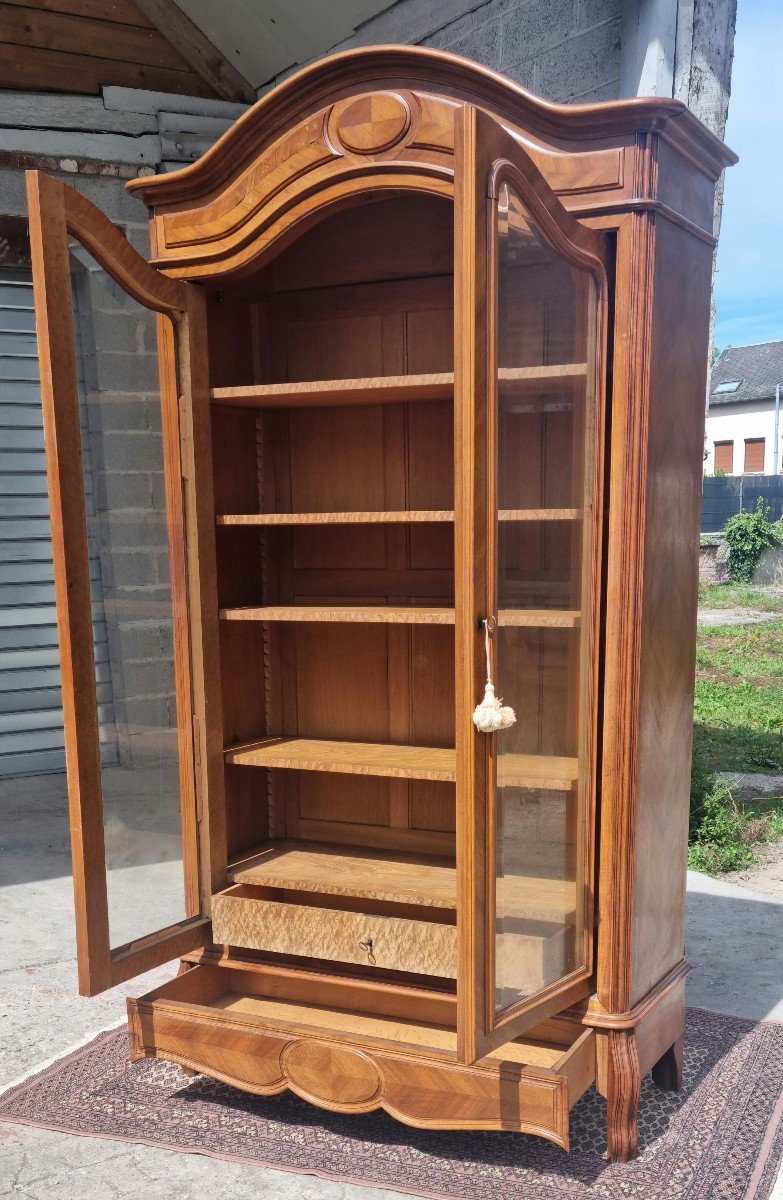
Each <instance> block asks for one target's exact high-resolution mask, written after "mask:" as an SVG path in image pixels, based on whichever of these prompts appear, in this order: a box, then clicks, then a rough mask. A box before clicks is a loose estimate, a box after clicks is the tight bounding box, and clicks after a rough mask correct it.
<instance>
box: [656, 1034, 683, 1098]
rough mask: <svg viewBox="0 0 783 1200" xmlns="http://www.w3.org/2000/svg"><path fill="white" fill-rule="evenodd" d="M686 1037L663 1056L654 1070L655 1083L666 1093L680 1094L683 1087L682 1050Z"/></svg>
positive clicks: (679, 1039)
mask: <svg viewBox="0 0 783 1200" xmlns="http://www.w3.org/2000/svg"><path fill="white" fill-rule="evenodd" d="M684 1040H685V1039H684V1037H682V1036H681V1037H678V1038H677V1041H676V1042H675V1043H674V1045H672V1046H670V1047H669V1049H668V1050H667V1051H666V1053H665V1054H662V1055H661V1057H660V1058H659V1059H658V1061H657V1063H656V1064H655V1066H654V1067H653V1069H652V1077H653V1082H654V1083H656V1084H657V1085H658V1087H659V1088H663V1090H664V1091H665V1092H679V1090H680V1088H681V1087H682V1048H683V1042H684Z"/></svg>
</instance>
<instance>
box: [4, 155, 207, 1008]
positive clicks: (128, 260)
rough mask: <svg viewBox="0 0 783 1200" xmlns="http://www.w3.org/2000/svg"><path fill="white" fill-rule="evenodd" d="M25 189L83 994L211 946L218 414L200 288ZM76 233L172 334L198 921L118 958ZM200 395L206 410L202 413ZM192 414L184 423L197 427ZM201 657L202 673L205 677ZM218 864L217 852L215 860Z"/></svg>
mask: <svg viewBox="0 0 783 1200" xmlns="http://www.w3.org/2000/svg"><path fill="white" fill-rule="evenodd" d="M27 195H28V208H29V217H30V244H31V250H32V261H33V286H34V296H35V309H36V323H37V328H38V351H39V361H40V375H41V401H42V409H43V423H44V434H45V441H46V451H47V472H48V478H49V494H50V508H51V524H52V550H53V558H54V568H55V594H56V602H57V624H58V634H59V641H60V660H61V674H62V695H63V715H64V722H65V753H66V766H67V773H68V803H69V812H70V826H71V849H72V859H73V883H74V904H75V910H76V942H77V957H78V975H79V990H80V992H81V993H82V994H83V995H95V994H96V993H98V992H101V991H104V990H106V989H107V988H109V987H113V986H115V985H116V984H119V983H123V982H125V981H126V980H128V979H130V978H132V977H133V976H134V975H138V974H141V973H142V972H144V971H147V970H150V969H151V968H152V967H155V966H158V965H160V964H161V963H164V962H168V961H170V960H171V959H174V958H178V957H180V956H181V955H182V954H186V953H188V952H190V951H192V950H195V949H197V948H199V947H200V946H203V945H205V944H208V943H209V941H210V936H209V935H210V930H211V925H210V922H209V917H208V915H207V913H208V907H207V905H208V899H207V898H208V895H209V891H210V890H211V889H210V880H209V878H208V872H206V873H205V872H203V871H202V870H201V868H200V861H199V860H200V858H201V857H202V855H203V848H204V847H203V841H204V839H205V837H206V836H207V835H206V834H202V829H206V827H207V826H208V825H209V822H207V821H203V822H201V826H202V829H200V828H199V817H200V813H199V807H201V809H202V810H203V808H204V805H205V799H206V802H207V803H208V804H209V807H210V811H212V810H213V808H214V807H215V806H216V804H217V799H216V798H215V797H212V796H211V794H210V792H209V790H208V789H207V769H208V767H209V765H210V764H209V762H208V759H207V755H206V754H205V752H204V749H203V748H202V746H201V745H200V742H201V741H202V740H203V730H202V729H200V727H199V722H198V709H200V708H203V704H204V686H203V675H204V666H205V663H204V661H203V655H202V653H200V652H199V653H197V654H195V655H194V654H192V649H193V647H192V645H191V635H190V629H189V625H190V621H191V619H192V618H191V609H192V606H193V603H194V601H195V604H196V605H197V607H198V608H199V610H200V609H201V607H202V605H201V601H202V600H203V599H204V598H205V597H204V596H203V595H202V591H203V589H202V588H201V587H194V588H193V589H192V590H190V591H189V573H188V565H190V566H191V572H190V578H191V579H192V578H193V575H192V566H193V565H194V564H193V562H192V549H191V548H192V547H194V545H195V544H200V543H201V542H204V541H205V540H206V539H205V538H204V525H203V521H201V522H200V523H199V521H198V520H196V517H197V515H198V514H197V513H196V512H195V510H193V496H192V495H190V496H189V495H188V491H192V487H193V486H194V484H195V480H194V441H195V438H196V437H198V441H199V449H200V450H201V449H203V434H202V432H201V430H202V427H203V422H204V409H205V408H206V415H207V418H208V413H209V391H208V386H209V385H208V375H207V358H206V320H205V306H204V297H203V295H202V293H201V292H200V290H199V288H198V287H196V286H195V285H193V284H189V283H184V282H182V281H181V280H176V279H171V278H169V277H168V276H166V275H163V274H162V273H161V272H160V271H158V270H156V269H155V268H154V267H151V266H150V265H149V263H147V262H146V261H145V260H144V259H143V258H142V257H141V256H140V255H139V254H138V253H137V252H136V251H135V250H134V249H133V247H132V246H131V245H130V244H129V242H128V241H127V240H126V239H125V238H124V237H123V235H122V234H121V233H120V232H119V231H118V230H117V229H116V228H115V226H114V225H113V224H112V223H111V222H110V221H109V220H108V219H107V218H106V217H105V216H104V215H103V214H102V213H100V212H99V210H98V209H96V208H95V207H94V205H92V204H91V203H90V202H89V201H88V200H86V199H85V198H84V197H83V196H81V195H80V194H79V193H78V192H76V191H74V190H73V189H72V188H70V187H68V186H66V185H65V184H64V183H62V182H60V181H59V180H57V179H54V178H52V177H51V176H47V175H44V174H41V173H40V172H38V171H28V172H27ZM69 234H70V235H72V236H73V237H75V238H76V239H77V240H78V241H79V242H80V243H81V244H82V245H83V246H84V247H85V248H86V249H87V250H88V251H89V252H90V254H92V256H93V257H94V258H95V260H96V261H97V262H98V263H99V264H100V265H101V266H102V267H103V268H104V270H106V271H107V273H108V274H109V275H110V276H111V277H112V278H113V279H114V280H115V281H116V282H117V283H118V284H119V285H120V287H122V288H123V289H124V290H125V291H126V292H127V293H128V295H130V296H131V297H132V298H133V299H134V300H136V301H137V302H138V303H139V304H141V305H143V306H144V307H145V308H149V309H152V310H154V311H155V312H156V313H158V314H160V315H161V317H165V318H169V320H166V321H161V322H160V323H161V324H162V325H166V326H168V328H169V331H170V333H169V336H168V338H164V339H163V341H162V344H161V353H160V363H159V367H160V376H161V410H162V418H163V422H162V426H163V455H164V466H165V470H164V476H165V483H166V504H167V528H168V544H169V557H170V574H171V579H170V586H171V602H172V619H173V635H174V674H175V690H176V697H177V714H178V722H177V724H178V739H179V742H178V746H179V768H180V801H181V812H182V834H183V838H182V848H183V868H184V874H185V904H186V912H187V914H188V915H187V917H186V918H185V919H184V920H183V921H181V922H179V923H178V924H176V925H173V926H170V927H169V928H168V929H165V930H162V931H160V932H158V933H155V934H152V935H151V936H149V937H145V938H142V939H139V940H138V941H135V942H132V943H130V944H128V945H127V946H123V947H118V948H117V949H115V950H114V951H112V949H111V945H110V937H109V910H108V895H107V879H106V867H105V844H104V829H103V798H102V779H101V760H100V744H99V728H98V712H97V698H96V684H95V656H94V649H93V639H92V619H91V606H90V579H89V558H88V541H87V520H86V510H85V500H84V482H83V471H82V449H81V432H80V427H79V392H78V384H77V371H76V355H75V347H74V324H73V310H72V295H71V273H70V266H69V257H68V235H69ZM191 398H193V399H194V400H195V406H196V407H195V410H194V411H193V412H192V413H190V409H191V403H190V401H191ZM189 413H190V415H188V414H189ZM183 417H187V422H188V423H187V425H185V424H184V423H183ZM194 426H195V433H194ZM186 435H187V436H186ZM207 448H208V447H207ZM206 466H207V467H208V466H209V459H208V458H207V462H206ZM188 477H189V479H190V488H189V489H187V490H186V489H185V488H184V487H183V480H187V479H188ZM209 496H211V489H210V490H209V493H208V497H207V498H209ZM187 509H190V510H191V511H190V512H188V511H186V510H187ZM207 548H208V547H207ZM189 551H190V552H189ZM196 578H198V576H197V577H196ZM212 584H213V585H214V575H213V579H212ZM199 628H200V627H199ZM201 649H202V647H201V646H200V645H199V647H198V650H199V651H201ZM194 662H195V663H196V665H197V667H200V670H197V672H196V674H197V678H196V679H195V680H194V677H193V675H194V672H193V665H194ZM212 665H213V664H212ZM208 669H209V666H208ZM199 676H200V677H201V678H199ZM194 685H195V686H194ZM194 702H195V703H194ZM194 716H195V718H196V719H195V721H194V720H193V717H194ZM185 718H186V719H185ZM194 734H195V736H194ZM197 764H198V768H199V769H198V778H197V770H196V766H197ZM200 837H201V838H202V852H201V853H200V848H199V838H200ZM218 841H219V827H218ZM218 856H219V847H216V848H215V849H213V852H212V857H213V860H214V858H215V857H218ZM223 871H224V872H225V858H224V860H223ZM205 875H206V876H207V877H205Z"/></svg>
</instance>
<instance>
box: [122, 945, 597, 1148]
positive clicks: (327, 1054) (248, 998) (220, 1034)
mask: <svg viewBox="0 0 783 1200" xmlns="http://www.w3.org/2000/svg"><path fill="white" fill-rule="evenodd" d="M243 978H247V976H246V975H245V973H243V972H242V971H238V970H232V969H225V968H222V967H208V966H199V967H195V968H194V969H193V970H191V971H188V972H186V973H185V974H184V975H182V976H180V977H179V978H178V979H175V980H172V981H171V983H170V984H166V985H164V986H163V987H162V988H158V989H157V990H156V991H154V992H152V993H150V994H149V995H148V996H144V997H141V998H140V999H131V1000H129V1001H128V1012H129V1029H130V1037H131V1057H132V1058H133V1059H140V1058H145V1057H157V1058H163V1059H168V1060H170V1061H172V1062H177V1063H180V1064H181V1065H184V1066H186V1067H189V1068H190V1069H193V1070H198V1071H200V1072H202V1073H204V1074H207V1075H211V1076H213V1077H214V1078H216V1079H220V1080H223V1081H224V1082H227V1083H230V1084H232V1085H234V1086H238V1087H241V1088H244V1089H245V1090H247V1091H251V1092H255V1093H258V1094H261V1095H274V1094H276V1093H278V1092H280V1091H282V1090H284V1089H285V1088H290V1089H291V1090H293V1091H296V1092H297V1093H298V1094H299V1095H302V1096H304V1098H305V1099H307V1100H309V1101H310V1102H311V1103H314V1104H317V1105H319V1106H320V1107H323V1108H327V1109H331V1110H333V1111H338V1112H368V1111H371V1110H372V1109H375V1108H383V1109H385V1110H386V1111H387V1112H389V1113H390V1114H391V1115H393V1116H395V1117H397V1118H398V1119H400V1120H403V1121H405V1122H406V1123H407V1124H410V1125H418V1126H422V1127H424V1128H446V1129H449V1128H455V1129H456V1128H464V1129H509V1130H511V1129H513V1130H517V1131H520V1132H522V1131H525V1132H530V1133H536V1134H538V1135H540V1136H543V1137H547V1138H549V1139H550V1140H551V1141H554V1142H555V1143H556V1144H558V1145H561V1146H563V1147H565V1148H567V1146H568V1113H569V1109H570V1108H571V1107H572V1106H573V1104H575V1103H576V1101H577V1099H578V1098H579V1097H580V1096H581V1095H582V1094H583V1093H584V1091H585V1090H586V1089H587V1088H588V1087H589V1086H590V1083H592V1080H593V1078H594V1074H595V1071H594V1061H595V1058H594V1052H593V1039H594V1037H595V1035H594V1033H593V1032H592V1031H591V1030H587V1031H584V1032H582V1031H581V1030H580V1028H579V1025H578V1023H570V1025H568V1024H566V1023H564V1024H563V1025H562V1026H560V1027H559V1028H558V1030H557V1034H556V1039H555V1040H552V1041H549V1040H547V1037H546V1031H544V1030H542V1033H543V1034H544V1036H539V1037H532V1038H530V1040H528V1041H525V1040H520V1041H516V1042H512V1043H509V1044H508V1045H506V1046H503V1047H499V1048H498V1049H497V1050H495V1051H493V1052H492V1054H491V1055H489V1056H488V1057H487V1058H486V1059H484V1060H482V1062H481V1063H477V1064H476V1065H475V1066H474V1067H470V1068H467V1067H464V1066H460V1065H459V1064H458V1063H456V1062H455V1061H454V1052H455V1048H456V1035H455V1033H454V1030H453V1029H449V1028H448V1027H444V1026H443V1025H438V1024H433V1023H429V1024H427V1023H423V1022H421V1021H417V1020H415V1018H414V1019H410V1018H409V1019H405V1018H402V1019H401V1018H399V1017H398V1018H395V1019H393V1020H389V1019H388V1018H384V1017H383V1016H381V1015H374V1014H373V1012H372V1010H370V1011H366V1012H364V1013H362V1014H357V1013H355V1012H353V1011H351V1010H350V1009H340V1008H335V1007H329V1006H328V1005H314V1004H307V1003H306V1002H297V1001H291V1000H281V999H280V998H277V997H276V996H275V995H274V993H272V994H270V995H267V996H265V995H264V994H263V977H262V976H261V977H257V980H258V982H259V984H260V986H259V987H258V989H257V990H254V991H253V992H248V991H245V990H243V986H242V984H243ZM433 1055H434V1057H433ZM591 1063H592V1064H593V1067H592V1069H591Z"/></svg>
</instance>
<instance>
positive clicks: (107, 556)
mask: <svg viewBox="0 0 783 1200" xmlns="http://www.w3.org/2000/svg"><path fill="white" fill-rule="evenodd" d="M71 272H72V274H71V278H72V282H73V294H74V327H75V338H76V361H77V370H78V375H79V390H80V404H81V429H82V455H83V463H84V474H85V479H84V485H85V495H86V501H87V524H88V536H89V553H90V573H91V580H92V616H93V629H94V636H95V669H96V679H97V689H98V717H99V723H100V736H101V761H102V785H103V808H104V835H105V839H106V867H107V885H108V898H109V935H110V940H111V945H112V947H113V948H117V947H119V946H123V945H125V944H126V943H128V942H130V941H135V940H137V939H138V938H141V937H146V936H148V935H149V934H151V933H155V932H157V931H158V930H160V929H164V928H166V927H167V926H168V925H171V924H173V923H175V922H177V921H180V920H183V919H184V918H185V917H186V915H187V913H186V911H185V889H184V873H183V857H182V830H181V819H180V787H179V752H178V745H177V712H176V703H175V689H174V643H173V634H172V606H171V591H170V586H169V552H168V541H167V529H166V501H165V494H164V485H163V440H162V433H161V402H160V389H159V383H158V366H157V347H156V335H155V318H154V314H152V313H151V312H149V311H148V310H147V309H146V308H143V307H142V306H141V305H139V304H137V303H136V301H134V300H132V299H131V298H130V297H129V296H127V295H126V293H125V292H124V291H123V290H122V288H121V287H119V286H118V285H117V284H116V283H115V282H114V281H113V280H112V279H111V277H110V276H109V275H108V274H107V273H106V272H105V271H104V270H103V268H102V267H100V266H99V264H98V263H96V262H95V260H94V259H93V258H92V257H91V256H90V255H89V254H88V253H87V252H86V251H85V250H84V249H83V248H82V247H80V246H78V245H73V246H72V247H71Z"/></svg>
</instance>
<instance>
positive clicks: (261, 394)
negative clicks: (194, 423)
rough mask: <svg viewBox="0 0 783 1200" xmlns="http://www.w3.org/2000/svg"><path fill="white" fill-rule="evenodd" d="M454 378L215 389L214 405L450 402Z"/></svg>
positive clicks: (408, 377) (450, 375)
mask: <svg viewBox="0 0 783 1200" xmlns="http://www.w3.org/2000/svg"><path fill="white" fill-rule="evenodd" d="M453 392H454V375H453V373H452V372H444V373H442V374H438V375H381V376H376V377H371V378H367V379H322V380H313V381H311V382H308V383H266V384H257V385H250V386H248V387H228V388H213V389H212V391H211V393H210V395H211V397H212V401H213V403H214V404H228V405H232V406H236V407H239V408H316V407H320V406H323V405H334V406H339V407H342V406H345V405H349V404H401V403H402V404H407V403H410V402H412V401H421V400H450V399H451V397H452V395H453Z"/></svg>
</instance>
